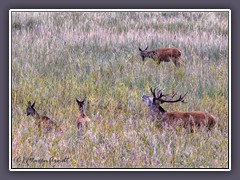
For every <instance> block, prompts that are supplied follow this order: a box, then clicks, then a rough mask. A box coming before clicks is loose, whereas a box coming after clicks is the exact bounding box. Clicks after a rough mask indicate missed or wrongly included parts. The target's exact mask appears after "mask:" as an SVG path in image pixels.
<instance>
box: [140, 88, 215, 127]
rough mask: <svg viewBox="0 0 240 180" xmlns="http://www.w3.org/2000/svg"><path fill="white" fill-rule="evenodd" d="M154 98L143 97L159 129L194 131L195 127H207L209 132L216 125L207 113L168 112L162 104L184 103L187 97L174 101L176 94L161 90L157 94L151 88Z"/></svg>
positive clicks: (180, 97) (213, 118) (212, 117)
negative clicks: (170, 128)
mask: <svg viewBox="0 0 240 180" xmlns="http://www.w3.org/2000/svg"><path fill="white" fill-rule="evenodd" d="M150 90H151V93H152V96H147V95H143V96H142V101H144V103H145V104H146V105H147V107H148V110H149V113H150V115H151V118H152V121H153V122H154V123H156V125H157V126H158V127H176V126H183V127H184V128H186V129H188V130H191V131H193V129H194V127H198V128H199V127H204V126H205V127H207V128H208V130H211V128H212V127H213V126H214V125H215V123H216V118H215V117H214V116H212V115H211V114H209V113H207V112H201V111H193V112H179V111H175V112H167V111H165V110H164V109H163V108H162V107H161V106H160V104H163V103H176V102H182V103H185V102H184V98H185V96H186V94H187V93H186V94H185V95H183V96H181V95H180V96H179V98H178V99H175V100H174V99H173V98H174V96H175V94H173V95H169V94H163V93H162V91H161V90H159V91H158V93H157V94H156V88H155V89H154V90H152V88H150Z"/></svg>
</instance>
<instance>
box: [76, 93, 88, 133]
mask: <svg viewBox="0 0 240 180" xmlns="http://www.w3.org/2000/svg"><path fill="white" fill-rule="evenodd" d="M85 101H86V97H85V98H84V100H83V101H79V100H78V99H77V98H76V102H77V104H78V110H79V112H78V116H77V120H76V124H77V134H78V135H79V136H81V135H82V131H83V128H84V126H85V125H87V123H88V122H89V121H91V120H90V119H89V117H88V116H87V115H86V114H85V113H84V109H83V106H84V103H85Z"/></svg>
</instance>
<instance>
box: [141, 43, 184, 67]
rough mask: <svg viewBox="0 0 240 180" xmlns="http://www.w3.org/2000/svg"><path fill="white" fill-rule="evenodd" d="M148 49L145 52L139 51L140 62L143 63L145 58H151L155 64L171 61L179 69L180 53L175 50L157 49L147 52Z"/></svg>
mask: <svg viewBox="0 0 240 180" xmlns="http://www.w3.org/2000/svg"><path fill="white" fill-rule="evenodd" d="M147 49H148V47H147V48H146V49H145V50H141V49H140V48H139V51H140V52H141V54H140V55H141V57H142V61H145V58H146V57H147V58H152V59H153V60H154V61H156V62H157V64H160V63H161V62H169V61H170V60H172V61H173V63H174V64H175V66H176V67H180V62H179V61H180V57H181V55H182V53H181V51H180V50H179V49H176V48H159V49H156V50H154V51H147Z"/></svg>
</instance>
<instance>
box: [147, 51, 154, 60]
mask: <svg viewBox="0 0 240 180" xmlns="http://www.w3.org/2000/svg"><path fill="white" fill-rule="evenodd" d="M147 56H148V57H149V58H152V59H155V57H156V51H149V52H148V53H147Z"/></svg>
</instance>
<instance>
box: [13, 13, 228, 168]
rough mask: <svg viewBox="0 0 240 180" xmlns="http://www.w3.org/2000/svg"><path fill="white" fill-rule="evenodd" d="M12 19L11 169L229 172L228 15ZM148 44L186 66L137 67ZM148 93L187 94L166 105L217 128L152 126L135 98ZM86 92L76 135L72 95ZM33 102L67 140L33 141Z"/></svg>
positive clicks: (64, 15) (82, 15)
mask: <svg viewBox="0 0 240 180" xmlns="http://www.w3.org/2000/svg"><path fill="white" fill-rule="evenodd" d="M11 23H12V29H11V31H12V38H11V39H12V51H11V53H12V59H11V61H12V67H11V69H12V77H11V78H12V79H11V80H12V92H11V95H12V99H11V102H12V122H11V125H12V132H11V133H12V135H11V137H12V139H11V142H12V149H11V150H12V159H13V160H12V167H13V168H228V165H229V164H228V163H229V157H228V143H229V142H228V132H229V129H228V121H229V112H228V102H229V101H228V92H229V86H228V83H229V79H228V75H229V74H228V73H229V72H228V68H229V67H228V66H229V63H228V53H229V52H228V47H229V44H228V43H229V42H228V36H229V31H228V12H12V22H11ZM146 46H148V47H149V49H156V48H160V47H176V48H179V49H181V51H182V52H183V58H182V63H183V66H182V67H181V68H180V69H176V68H175V67H174V64H173V63H162V64H161V65H160V66H157V65H156V64H155V63H154V62H153V61H152V60H151V59H147V62H146V63H145V64H143V62H142V61H141V57H140V56H139V51H138V47H141V48H145V47H146ZM150 87H160V88H162V89H163V90H164V92H170V93H171V92H173V91H174V92H178V94H183V93H185V92H186V91H187V92H188V95H187V97H186V101H187V102H188V103H187V104H180V103H179V104H177V103H176V104H171V105H168V104H166V105H164V108H165V109H166V110H168V111H193V110H199V111H208V112H209V113H211V114H213V115H214V116H216V117H217V118H218V120H219V124H218V125H217V126H216V127H215V128H214V129H213V131H212V132H210V133H206V131H201V130H200V131H199V132H196V133H192V134H189V133H187V132H185V131H184V130H183V129H177V130H176V131H173V132H170V131H166V130H159V129H157V128H156V127H155V126H154V124H152V123H151V121H150V118H149V114H148V111H147V107H145V106H144V104H143V103H142V102H141V96H142V95H143V94H149V95H150V91H149V88H150ZM85 96H87V97H88V105H87V107H86V113H87V115H88V116H89V117H90V118H91V120H92V122H91V123H90V124H89V127H88V129H86V131H85V132H84V135H83V136H82V137H77V133H76V125H75V119H76V116H77V113H78V108H77V104H76V102H75V97H77V98H79V99H83V98H84V97H85ZM29 100H31V101H36V110H37V111H38V112H39V113H40V114H44V115H47V116H49V117H50V118H52V119H54V120H55V121H56V122H57V123H59V124H62V125H63V126H64V130H65V133H64V135H62V136H58V135H56V134H54V133H48V134H45V135H42V136H38V135H37V133H36V132H37V128H36V127H35V124H34V119H33V117H27V116H26V112H25V110H26V107H27V102H28V101H29ZM28 158H29V159H28ZM64 158H69V159H68V160H66V161H64V160H63V159H64ZM50 159H51V160H50ZM53 159H54V160H53ZM57 160H58V161H57ZM61 160H62V161H61Z"/></svg>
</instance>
